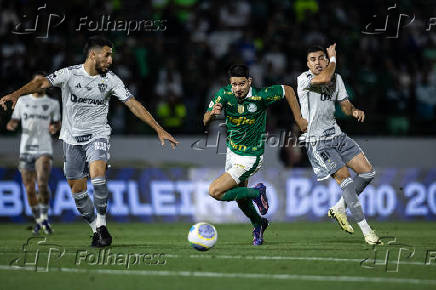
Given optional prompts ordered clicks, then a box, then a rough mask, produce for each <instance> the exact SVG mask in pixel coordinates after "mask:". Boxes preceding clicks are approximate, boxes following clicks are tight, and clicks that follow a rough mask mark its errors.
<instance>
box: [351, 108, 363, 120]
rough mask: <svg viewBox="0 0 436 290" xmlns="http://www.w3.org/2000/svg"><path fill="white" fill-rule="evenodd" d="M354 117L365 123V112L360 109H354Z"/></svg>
mask: <svg viewBox="0 0 436 290" xmlns="http://www.w3.org/2000/svg"><path fill="white" fill-rule="evenodd" d="M353 117H354V118H356V119H357V121H359V122H363V121H365V112H364V111H361V110H358V109H354V110H353Z"/></svg>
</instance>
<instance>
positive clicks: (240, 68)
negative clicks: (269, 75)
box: [227, 64, 250, 78]
mask: <svg viewBox="0 0 436 290" xmlns="http://www.w3.org/2000/svg"><path fill="white" fill-rule="evenodd" d="M227 75H228V77H229V78H231V77H246V78H249V77H250V71H249V69H248V66H246V65H245V64H234V65H232V66H231V67H230V68H229V70H228V71H227Z"/></svg>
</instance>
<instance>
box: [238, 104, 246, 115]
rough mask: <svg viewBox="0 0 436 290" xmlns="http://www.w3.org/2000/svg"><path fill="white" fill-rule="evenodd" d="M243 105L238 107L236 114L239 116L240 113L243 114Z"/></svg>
mask: <svg viewBox="0 0 436 290" xmlns="http://www.w3.org/2000/svg"><path fill="white" fill-rule="evenodd" d="M244 110H245V109H244V105H238V113H239V114H242V113H244Z"/></svg>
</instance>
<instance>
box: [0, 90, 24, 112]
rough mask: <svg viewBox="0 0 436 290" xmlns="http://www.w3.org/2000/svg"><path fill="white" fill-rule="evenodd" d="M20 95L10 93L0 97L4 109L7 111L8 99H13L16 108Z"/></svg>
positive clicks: (0, 103) (13, 106) (13, 105)
mask: <svg viewBox="0 0 436 290" xmlns="http://www.w3.org/2000/svg"><path fill="white" fill-rule="evenodd" d="M18 97H19V96H17V95H14V94H9V95H6V96H4V97H3V98H1V99H0V106H2V107H3V110H5V111H7V110H8V107H7V106H6V102H7V101H11V102H12V110H13V109H14V108H15V104H16V103H17V101H18Z"/></svg>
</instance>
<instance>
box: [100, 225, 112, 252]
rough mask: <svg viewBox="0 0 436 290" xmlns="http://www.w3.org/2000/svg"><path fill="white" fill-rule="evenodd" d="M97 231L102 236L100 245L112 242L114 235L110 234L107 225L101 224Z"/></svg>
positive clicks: (103, 245) (107, 244)
mask: <svg viewBox="0 0 436 290" xmlns="http://www.w3.org/2000/svg"><path fill="white" fill-rule="evenodd" d="M97 233H98V235H99V236H100V247H106V246H110V244H112V236H111V234H109V231H108V230H107V228H106V226H100V227H98V228H97Z"/></svg>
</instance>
